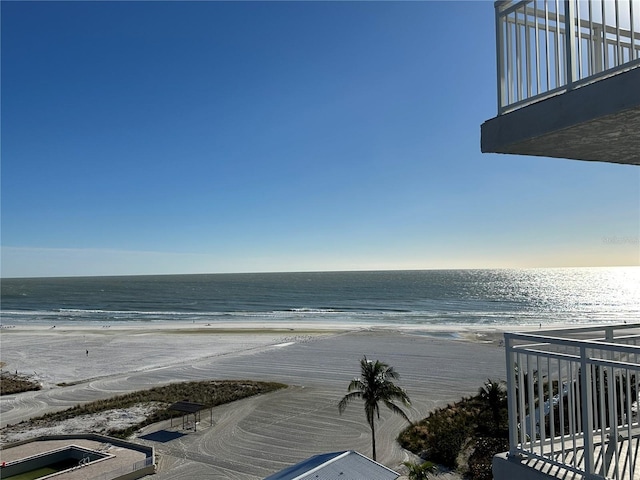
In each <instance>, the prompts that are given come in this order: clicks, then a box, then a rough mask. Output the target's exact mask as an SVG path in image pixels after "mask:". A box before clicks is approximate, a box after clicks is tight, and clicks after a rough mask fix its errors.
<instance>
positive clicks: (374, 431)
mask: <svg viewBox="0 0 640 480" xmlns="http://www.w3.org/2000/svg"><path fill="white" fill-rule="evenodd" d="M369 425H370V426H371V446H372V448H373V461H374V462H375V461H376V428H375V425H374V423H373V419H372V420H371V423H370V424H369Z"/></svg>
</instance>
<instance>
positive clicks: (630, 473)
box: [494, 435, 640, 480]
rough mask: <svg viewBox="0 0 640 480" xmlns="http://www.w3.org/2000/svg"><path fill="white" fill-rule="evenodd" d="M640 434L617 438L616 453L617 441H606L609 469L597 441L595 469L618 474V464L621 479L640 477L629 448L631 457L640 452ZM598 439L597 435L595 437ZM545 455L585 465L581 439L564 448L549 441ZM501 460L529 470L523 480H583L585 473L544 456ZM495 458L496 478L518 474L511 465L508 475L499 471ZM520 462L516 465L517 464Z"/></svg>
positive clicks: (606, 474) (603, 473) (609, 475)
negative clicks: (518, 460) (554, 463)
mask: <svg viewBox="0 0 640 480" xmlns="http://www.w3.org/2000/svg"><path fill="white" fill-rule="evenodd" d="M639 436H640V435H634V436H633V437H632V438H631V440H629V439H628V438H621V439H620V440H619V441H618V442H617V450H618V451H617V454H616V452H615V446H616V443H615V442H609V443H608V444H605V446H604V448H605V458H606V469H605V467H604V466H603V458H602V449H603V447H602V443H597V444H595V445H594V453H595V459H596V464H595V467H596V472H597V473H598V474H599V475H601V476H602V478H616V474H615V473H616V468H617V469H618V476H617V478H620V479H628V480H640V465H635V468H634V469H633V470H631V468H630V465H629V457H628V454H629V450H628V449H629V448H631V449H632V457H633V458H638V456H637V455H638V453H639V452H640V438H639ZM596 439H597V437H596ZM543 455H544V456H545V457H547V458H549V459H550V460H553V461H556V462H559V463H564V464H567V465H568V464H572V463H573V462H574V461H576V463H577V465H578V468H584V448H583V446H582V445H580V444H579V443H576V447H575V448H573V447H571V448H565V449H564V450H562V446H561V445H560V444H558V443H556V444H555V445H554V446H553V449H552V446H551V444H549V445H547V446H546V447H545V448H544V451H543ZM500 461H506V462H508V463H510V464H512V466H513V467H514V468H515V469H516V470H519V471H521V472H528V473H527V474H523V475H519V476H518V478H522V480H529V479H548V478H558V479H562V480H582V479H583V475H582V474H579V473H575V472H573V471H571V470H567V469H566V468H562V467H558V466H556V465H553V464H551V463H548V462H545V461H544V460H542V459H539V458H536V457H530V458H524V459H522V460H521V461H520V462H517V463H515V462H513V461H510V460H504V459H502V460H501V459H498V463H499V462H500ZM495 464H496V460H494V478H495V479H496V480H508V479H512V478H516V476H515V475H514V470H512V469H509V472H508V473H506V475H500V473H499V471H500V469H498V470H496V468H495ZM516 465H517V466H516Z"/></svg>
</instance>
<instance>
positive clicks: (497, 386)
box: [478, 378, 507, 431]
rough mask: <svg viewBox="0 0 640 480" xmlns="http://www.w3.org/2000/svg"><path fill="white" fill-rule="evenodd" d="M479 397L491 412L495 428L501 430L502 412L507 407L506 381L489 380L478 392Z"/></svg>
mask: <svg viewBox="0 0 640 480" xmlns="http://www.w3.org/2000/svg"><path fill="white" fill-rule="evenodd" d="M478 395H479V396H480V398H481V399H482V400H483V401H484V402H485V404H486V405H487V406H488V407H489V409H490V410H491V416H492V418H493V428H495V430H496V431H497V430H498V429H499V428H500V419H501V417H500V412H501V410H502V409H503V408H505V407H506V405H507V390H506V385H505V383H504V381H502V380H492V379H490V378H489V379H487V381H486V382H484V385H483V386H482V387H480V389H479V390H478Z"/></svg>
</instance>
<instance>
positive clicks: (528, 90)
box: [495, 0, 640, 115]
mask: <svg viewBox="0 0 640 480" xmlns="http://www.w3.org/2000/svg"><path fill="white" fill-rule="evenodd" d="M495 12H496V49H497V52H496V53H497V67H498V114H499V115H502V114H503V113H507V112H509V111H512V110H515V109H517V108H519V107H521V106H524V105H528V104H529V103H533V102H536V101H538V100H541V99H544V98H547V97H549V96H552V95H556V94H558V93H563V92H566V91H568V90H572V89H574V88H577V87H580V86H583V85H586V84H588V83H592V82H594V81H596V80H598V79H601V78H603V77H606V76H610V75H613V74H615V73H619V72H621V71H625V70H628V69H631V68H634V67H637V66H640V2H639V1H638V0H520V1H516V0H506V1H497V2H495Z"/></svg>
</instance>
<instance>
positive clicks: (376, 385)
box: [338, 356, 411, 460]
mask: <svg viewBox="0 0 640 480" xmlns="http://www.w3.org/2000/svg"><path fill="white" fill-rule="evenodd" d="M360 371H361V375H362V377H360V378H354V379H353V380H351V383H350V384H349V388H348V390H347V391H348V392H349V393H347V394H346V395H345V396H344V397H343V398H342V400H340V403H338V411H339V412H340V414H341V415H342V412H344V410H345V409H346V408H347V405H348V404H349V403H350V402H351V401H352V400H355V399H356V398H361V399H362V400H364V413H365V415H366V416H367V423H368V424H369V427H370V428H371V444H372V446H373V460H375V459H376V430H375V423H374V422H375V418H376V417H377V418H378V419H379V418H380V403H381V402H382V403H384V404H385V406H386V407H387V408H388V409H389V410H391V411H392V412H393V413H397V414H398V415H400V416H401V417H402V418H404V419H405V420H406V421H407V422H409V423H411V420H409V417H407V415H406V414H405V413H404V412H403V411H402V410H401V409H400V407H398V406H397V405H396V404H395V403H393V402H394V401H395V400H399V401H401V402H402V403H403V404H404V405H411V401H410V400H409V396H408V395H407V393H406V392H405V391H404V390H403V389H402V388H400V387H398V386H397V385H395V384H394V383H393V380H397V379H398V378H400V375H399V374H398V373H397V372H396V371H395V370H394V369H393V367H390V366H389V365H387V364H386V363H383V362H381V361H379V360H376V361H375V362H373V361H371V360H367V357H366V356H364V357H362V360H360Z"/></svg>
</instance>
